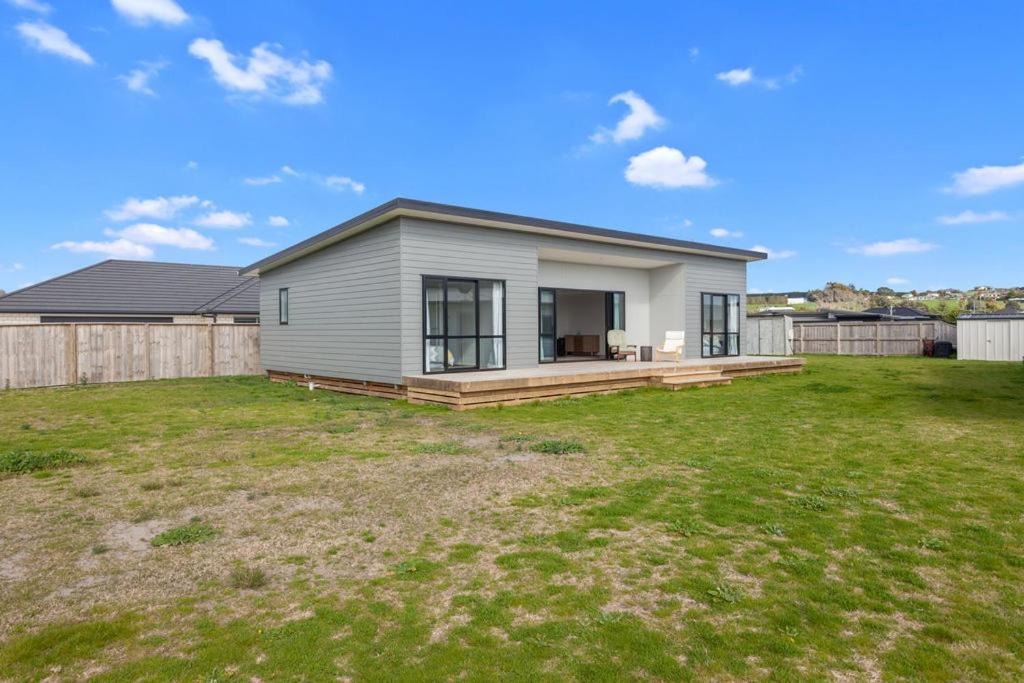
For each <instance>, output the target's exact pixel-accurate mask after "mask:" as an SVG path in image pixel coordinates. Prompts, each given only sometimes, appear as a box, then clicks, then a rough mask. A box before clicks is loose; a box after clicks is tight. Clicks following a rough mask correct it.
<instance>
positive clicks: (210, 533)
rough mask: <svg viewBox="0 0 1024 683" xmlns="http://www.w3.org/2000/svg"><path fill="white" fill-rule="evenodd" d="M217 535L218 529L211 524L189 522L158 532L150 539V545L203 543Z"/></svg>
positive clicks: (156, 546) (157, 546)
mask: <svg viewBox="0 0 1024 683" xmlns="http://www.w3.org/2000/svg"><path fill="white" fill-rule="evenodd" d="M216 535H217V530H216V529H214V528H213V527H212V526H210V525H209V524H203V523H202V522H189V523H188V524H184V525H182V526H177V527H174V528H173V529H168V530H167V531H164V532H163V533H160V534H157V535H156V536H154V537H153V540H152V541H150V542H149V543H150V545H152V546H153V547H154V548H159V547H160V546H164V545H187V544H189V543H203V542H205V541H209V540H210V539H211V538H213V537H214V536H216Z"/></svg>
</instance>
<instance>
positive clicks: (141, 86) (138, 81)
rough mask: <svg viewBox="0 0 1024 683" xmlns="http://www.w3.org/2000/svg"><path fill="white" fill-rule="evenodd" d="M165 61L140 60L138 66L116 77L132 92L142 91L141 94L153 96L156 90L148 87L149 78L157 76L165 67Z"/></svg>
mask: <svg viewBox="0 0 1024 683" xmlns="http://www.w3.org/2000/svg"><path fill="white" fill-rule="evenodd" d="M166 66H167V62H164V61H159V62H141V63H140V66H139V68H137V69H132V70H131V71H129V72H128V73H126V74H123V75H121V76H118V78H119V79H120V80H121V81H123V82H124V84H125V87H127V88H128V89H129V90H131V91H132V92H137V93H142V94H143V95H149V96H150V97H155V96H156V92H154V91H153V88H151V87H150V85H149V82H150V80H152V79H154V78H156V77H157V75H158V74H159V73H160V71H161V70H162V69H164V68H166Z"/></svg>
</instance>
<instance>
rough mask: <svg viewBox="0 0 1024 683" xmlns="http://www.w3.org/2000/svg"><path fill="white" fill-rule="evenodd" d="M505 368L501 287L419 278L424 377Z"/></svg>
mask: <svg viewBox="0 0 1024 683" xmlns="http://www.w3.org/2000/svg"><path fill="white" fill-rule="evenodd" d="M504 367H505V283H504V282H502V281H501V280H475V279H471V278H461V277H434V276H429V275H427V276H424V277H423V371H424V372H428V373H430V372H456V371H459V370H499V369H502V368H504Z"/></svg>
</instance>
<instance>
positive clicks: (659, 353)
mask: <svg viewBox="0 0 1024 683" xmlns="http://www.w3.org/2000/svg"><path fill="white" fill-rule="evenodd" d="M685 346H686V333H685V332H682V331H669V332H666V333H665V342H664V343H663V344H662V345H661V346H659V347H658V348H656V349H655V350H654V360H670V361H674V362H675V363H676V364H677V365H678V364H679V361H681V360H682V359H683V348H684V347H685Z"/></svg>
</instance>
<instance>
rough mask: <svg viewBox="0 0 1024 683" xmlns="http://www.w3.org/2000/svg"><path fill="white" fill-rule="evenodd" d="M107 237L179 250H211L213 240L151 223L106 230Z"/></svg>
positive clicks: (192, 232) (189, 229) (189, 231)
mask: <svg viewBox="0 0 1024 683" xmlns="http://www.w3.org/2000/svg"><path fill="white" fill-rule="evenodd" d="M105 234H106V235H107V236H108V237H122V238H124V239H126V240H129V241H131V242H135V243H137V244H160V245H164V246H168V247H178V248H179V249H199V250H202V251H208V250H210V249H213V240H212V239H210V238H209V237H207V236H206V235H202V234H200V233H198V232H196V231H195V230H192V229H191V228H165V227H164V226H162V225H155V224H153V223H136V224H135V225H129V226H128V227H127V228H124V229H122V230H107V231H106V232H105Z"/></svg>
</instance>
